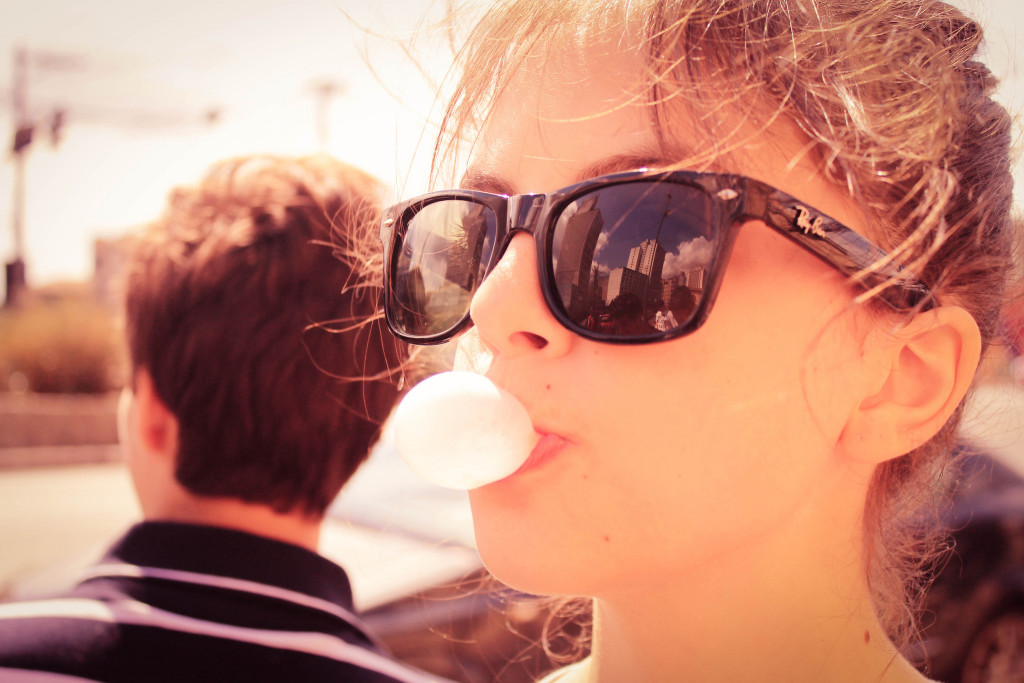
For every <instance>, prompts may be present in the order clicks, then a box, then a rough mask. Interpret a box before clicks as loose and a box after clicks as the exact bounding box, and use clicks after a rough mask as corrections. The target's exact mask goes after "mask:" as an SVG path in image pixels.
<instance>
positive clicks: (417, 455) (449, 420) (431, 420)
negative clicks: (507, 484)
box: [394, 371, 540, 489]
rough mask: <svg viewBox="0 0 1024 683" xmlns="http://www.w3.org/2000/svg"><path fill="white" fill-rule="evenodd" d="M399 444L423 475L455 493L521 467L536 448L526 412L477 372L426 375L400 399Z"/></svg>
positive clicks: (482, 484) (397, 431)
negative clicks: (457, 490) (426, 376)
mask: <svg viewBox="0 0 1024 683" xmlns="http://www.w3.org/2000/svg"><path fill="white" fill-rule="evenodd" d="M394 422H395V424H394V427H395V445H396V446H397V447H398V452H399V454H400V455H401V456H402V458H403V459H404V460H405V462H406V463H407V464H408V465H409V467H410V468H412V470H413V471H415V472H416V473H417V474H419V475H420V476H421V477H423V478H424V479H426V480H427V481H430V482H432V483H434V484H437V485H439V486H444V487H447V488H452V489H474V488H477V487H480V486H484V485H485V484H490V483H492V482H495V481H498V480H499V479H504V478H505V477H507V476H508V475H510V474H512V473H513V472H515V471H516V470H517V469H519V468H520V467H521V466H522V464H523V463H524V462H526V459H527V458H528V457H529V456H530V452H531V451H532V450H533V447H534V446H535V445H536V444H537V441H538V440H539V438H540V437H539V436H538V434H537V432H535V431H534V430H533V425H532V423H531V422H530V416H529V414H528V413H527V412H526V408H524V407H523V405H522V404H521V403H520V402H519V401H518V400H516V397H515V396H513V395H512V394H510V393H508V392H507V391H505V390H504V389H502V388H500V387H498V386H496V385H495V384H494V383H492V382H491V381H490V380H489V379H487V378H486V377H484V376H483V375H478V374H476V373H474V372H459V371H456V372H442V373H440V374H437V375H433V376H432V377H428V378H427V379H425V380H423V381H422V382H420V383H419V384H417V385H416V386H415V387H413V389H412V390H411V391H410V392H409V393H408V394H407V395H406V396H405V398H404V399H402V402H401V403H400V404H399V406H398V409H397V410H396V411H395V416H394Z"/></svg>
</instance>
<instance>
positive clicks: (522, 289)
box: [470, 233, 575, 356]
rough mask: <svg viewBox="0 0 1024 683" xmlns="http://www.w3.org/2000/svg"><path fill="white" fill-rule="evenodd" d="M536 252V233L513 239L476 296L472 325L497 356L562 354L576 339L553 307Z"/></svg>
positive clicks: (523, 234) (471, 314) (472, 312)
mask: <svg viewBox="0 0 1024 683" xmlns="http://www.w3.org/2000/svg"><path fill="white" fill-rule="evenodd" d="M536 249H537V247H536V244H535V242H534V238H533V236H532V235H528V234H525V233H520V234H519V235H516V236H515V237H513V238H512V241H511V242H510V243H509V246H508V249H506V250H505V253H504V254H503V255H502V257H501V260H500V261H499V262H498V265H497V266H496V267H495V268H494V270H492V271H491V272H490V274H489V275H488V276H487V278H486V279H485V280H484V281H483V283H482V284H481V285H480V289H478V290H477V293H476V295H475V296H474V297H473V302H472V305H471V306H470V316H471V317H472V319H473V324H474V325H475V326H476V327H477V333H478V334H479V335H480V338H481V341H483V342H484V344H486V345H487V346H488V347H490V348H491V349H492V350H493V351H494V353H495V354H504V355H506V356H513V355H518V354H523V353H528V352H531V351H537V352H540V353H543V354H544V355H548V356H550V355H558V354H562V353H565V352H566V350H568V348H569V346H570V344H571V343H572V341H573V338H574V336H575V335H573V334H572V333H571V332H570V331H569V330H567V329H565V328H564V327H562V325H561V324H560V323H559V322H558V321H557V320H556V319H555V318H554V316H553V315H552V314H551V310H550V309H549V308H548V305H547V302H546V301H545V299H544V294H543V292H542V291H541V284H540V277H539V275H538V273H537V251H536Z"/></svg>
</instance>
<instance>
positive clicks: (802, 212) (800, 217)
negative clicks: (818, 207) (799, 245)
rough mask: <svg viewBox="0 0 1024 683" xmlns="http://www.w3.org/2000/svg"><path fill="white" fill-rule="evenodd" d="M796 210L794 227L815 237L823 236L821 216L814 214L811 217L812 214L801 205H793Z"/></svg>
mask: <svg viewBox="0 0 1024 683" xmlns="http://www.w3.org/2000/svg"><path fill="white" fill-rule="evenodd" d="M793 208H794V209H795V210H796V219H795V220H794V223H795V224H796V227H798V228H800V229H801V230H803V231H804V234H805V235H814V236H815V237H825V231H824V230H823V229H822V227H821V226H822V223H823V221H822V219H821V216H820V215H819V216H815V217H814V218H812V217H811V216H812V214H811V212H810V211H808V210H807V209H806V208H804V207H802V206H795V207H793Z"/></svg>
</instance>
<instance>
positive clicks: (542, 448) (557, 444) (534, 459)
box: [511, 432, 569, 477]
mask: <svg viewBox="0 0 1024 683" xmlns="http://www.w3.org/2000/svg"><path fill="white" fill-rule="evenodd" d="M539 434H540V440H539V441H537V445H536V446H534V447H533V450H532V451H530V455H529V457H527V458H526V462H524V463H523V464H522V466H520V468H519V469H518V470H516V471H515V472H513V473H512V475H511V476H513V477H514V476H516V475H517V474H521V473H523V472H526V471H528V470H534V469H537V468H538V467H541V466H542V465H543V464H544V463H546V462H548V461H549V460H551V459H552V458H554V457H555V456H556V455H557V454H558V452H559V451H561V450H562V449H563V448H564V447H565V446H567V445H568V444H569V441H568V439H566V438H565V437H563V436H559V435H558V434H547V433H543V432H539Z"/></svg>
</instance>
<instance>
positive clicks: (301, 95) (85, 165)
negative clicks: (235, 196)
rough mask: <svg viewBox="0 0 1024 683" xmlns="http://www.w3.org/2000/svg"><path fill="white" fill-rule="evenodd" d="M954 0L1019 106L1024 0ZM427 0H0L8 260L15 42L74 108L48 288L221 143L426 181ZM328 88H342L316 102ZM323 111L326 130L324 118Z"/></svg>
mask: <svg viewBox="0 0 1024 683" xmlns="http://www.w3.org/2000/svg"><path fill="white" fill-rule="evenodd" d="M959 4H960V5H962V6H963V7H964V8H965V9H967V10H968V11H969V12H971V13H972V14H973V15H974V16H976V17H977V18H979V19H980V20H981V22H982V25H983V26H984V27H985V28H986V34H987V36H988V46H987V48H986V60H987V61H988V62H989V64H990V67H991V68H992V69H993V70H994V71H995V73H996V74H997V76H999V77H1000V78H1001V79H1002V81H1003V91H1002V93H1001V97H1002V99H1003V101H1004V102H1005V103H1006V104H1008V106H1009V107H1010V108H1011V110H1013V111H1015V112H1017V113H1018V115H1021V114H1024V77H1022V74H1021V70H1022V69H1024V56H1022V55H1021V54H1018V53H1019V52H1020V48H1019V47H1018V46H1020V45H1024V35H1021V33H1020V31H1021V27H1022V26H1024V3H1021V2H1020V0H960V2H959ZM427 6H428V3H427V2H426V0H377V2H366V0H175V2H173V3H167V2H160V3H157V2H154V1H153V0H92V1H91V2H80V0H32V1H31V2H28V1H27V0H0V135H2V136H3V137H0V140H3V147H4V149H3V154H2V156H0V259H2V260H3V261H5V262H6V261H8V260H10V259H11V258H12V257H13V253H14V247H13V237H12V235H13V229H12V219H11V215H12V197H13V188H12V181H13V165H12V162H11V155H10V151H9V150H10V141H11V140H12V139H13V133H14V128H13V117H12V114H11V107H12V98H11V93H12V83H13V55H14V51H15V49H16V47H18V46H20V47H22V48H24V50H26V52H27V54H28V55H29V64H30V66H29V71H28V75H29V77H28V83H27V88H26V91H27V101H28V103H29V107H30V113H31V115H32V116H33V117H34V118H36V119H38V120H41V121H45V120H47V119H48V117H49V116H50V114H51V113H52V112H53V111H54V110H55V109H57V108H61V109H64V110H65V111H66V112H67V113H66V125H65V126H64V128H63V130H62V135H61V140H60V142H59V144H58V145H57V146H56V147H54V146H53V145H52V144H51V142H50V140H49V139H48V136H47V135H46V134H45V128H44V129H43V130H42V131H41V132H42V133H43V134H37V137H36V139H35V141H34V142H33V144H32V146H31V148H30V149H29V152H28V154H27V155H26V171H25V174H26V183H25V186H26V188H25V235H26V252H27V253H26V256H27V263H28V277H29V281H30V283H31V284H32V285H43V284H48V283H52V282H58V281H66V280H82V279H86V278H88V277H90V276H91V274H92V259H93V256H92V244H93V240H94V239H96V238H100V237H116V236H119V235H123V234H125V233H127V232H129V231H131V230H133V229H135V228H137V226H139V225H140V224H142V223H144V222H146V221H148V220H151V219H153V218H155V217H156V216H157V215H158V214H159V212H160V210H161V207H162V205H163V202H164V199H165V197H166V195H167V192H168V190H169V189H170V188H172V187H173V186H175V185H180V184H189V183H193V182H195V181H197V180H198V179H199V178H200V177H201V175H202V172H203V170H204V169H205V168H207V167H208V166H209V165H210V164H211V163H213V162H214V161H216V160H218V159H221V158H223V157H226V156H233V155H239V154H248V153H257V152H270V153H279V154H306V153H313V152H317V151H326V152H328V153H330V154H333V155H334V156H337V157H338V158H340V159H342V160H344V161H347V162H350V163H353V164H355V165H357V166H359V167H361V168H363V169H365V170H367V171H370V172H371V173H373V174H374V175H376V176H378V177H379V178H381V179H382V180H384V181H385V182H387V183H388V184H389V185H390V186H391V187H392V188H394V190H393V194H394V196H395V197H399V196H407V195H410V194H415V193H418V192H421V191H423V190H424V188H425V185H426V165H427V163H428V160H429V153H424V152H423V151H422V149H423V148H422V146H421V145H420V144H419V143H420V140H421V136H422V134H423V130H424V120H423V115H424V114H425V113H427V112H428V111H430V108H431V104H432V100H433V96H432V90H431V88H430V85H429V83H428V81H427V80H426V79H425V78H424V77H423V76H422V75H421V73H420V71H419V69H418V68H417V65H416V64H415V63H414V61H413V60H411V59H410V58H409V57H408V55H406V54H405V53H404V52H403V51H402V50H401V49H399V47H398V46H397V43H396V42H395V41H393V40H390V39H388V38H387V37H393V38H399V39H400V38H402V37H408V36H409V35H410V34H411V32H412V31H414V30H415V29H416V28H417V26H421V25H422V17H423V15H424V13H425V10H426V8H427ZM443 52H444V51H443V50H436V51H435V52H429V53H420V54H419V57H418V59H419V61H420V62H421V66H423V65H425V66H426V67H427V69H428V71H429V72H431V73H433V74H434V75H435V76H436V75H439V74H440V73H441V70H442V67H441V64H442V63H445V62H446V61H447V55H446V54H443ZM368 64H372V68H371V67H370V66H368ZM324 84H328V85H330V86H331V87H333V88H334V90H335V94H334V95H333V96H331V97H330V98H329V99H328V100H326V101H327V102H328V103H329V104H327V107H326V109H319V108H318V103H321V102H323V101H324V100H323V99H322V98H321V97H320V96H318V95H317V92H318V90H319V89H320V87H321V86H323V85H324ZM213 111H215V112H217V115H216V118H215V120H213V121H212V122H211V120H210V117H209V113H210V112H213ZM324 112H326V121H327V124H328V125H327V126H326V127H325V126H323V125H320V124H318V116H320V115H321V114H323V113H324ZM1020 130H1021V128H1020V127H1019V126H1018V133H1017V135H1018V140H1019V139H1020V137H1021V133H1020ZM325 131H326V135H325ZM426 137H427V138H429V133H427V134H426ZM417 149H420V150H421V151H420V152H419V153H418V154H417V153H416V150H417ZM1022 168H1024V165H1022V164H1021V163H1018V172H1017V177H1018V180H1017V183H1018V187H1022V186H1024V176H1022V173H1021V169H1022ZM1021 194H1024V190H1022V191H1021V192H1019V193H1018V195H1021ZM1020 206H1021V202H1020V201H1019V200H1018V207H1020ZM0 287H2V283H0Z"/></svg>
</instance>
